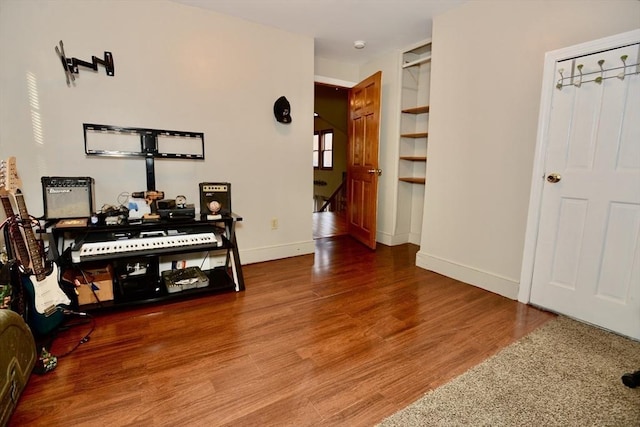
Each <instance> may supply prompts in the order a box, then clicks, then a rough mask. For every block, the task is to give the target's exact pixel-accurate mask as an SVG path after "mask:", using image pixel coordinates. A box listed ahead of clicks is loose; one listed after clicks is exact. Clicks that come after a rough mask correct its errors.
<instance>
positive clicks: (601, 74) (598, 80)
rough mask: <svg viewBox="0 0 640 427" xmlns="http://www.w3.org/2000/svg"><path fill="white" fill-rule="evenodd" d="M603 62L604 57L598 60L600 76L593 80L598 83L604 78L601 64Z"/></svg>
mask: <svg viewBox="0 0 640 427" xmlns="http://www.w3.org/2000/svg"><path fill="white" fill-rule="evenodd" d="M603 64H604V59H601V60H600V61H598V65H599V66H600V76H598V77H596V78H595V80H594V81H595V82H596V83H598V84H601V83H602V80H603V79H604V68H602V65H603Z"/></svg>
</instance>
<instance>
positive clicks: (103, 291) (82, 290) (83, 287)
mask: <svg viewBox="0 0 640 427" xmlns="http://www.w3.org/2000/svg"><path fill="white" fill-rule="evenodd" d="M83 272H84V276H83V275H82V274H79V275H77V276H76V279H77V280H78V281H79V282H80V286H79V287H77V288H76V290H77V291H78V305H80V306H82V305H87V304H96V303H98V302H104V301H111V300H113V267H111V264H106V265H104V266H103V267H98V268H91V269H85V270H83ZM85 276H86V280H85ZM87 280H88V281H89V283H87ZM91 281H93V284H94V285H95V287H96V288H97V289H95V295H94V293H93V292H92V291H91V283H92V282H91ZM96 296H97V297H98V299H96ZM98 300H99V301H98Z"/></svg>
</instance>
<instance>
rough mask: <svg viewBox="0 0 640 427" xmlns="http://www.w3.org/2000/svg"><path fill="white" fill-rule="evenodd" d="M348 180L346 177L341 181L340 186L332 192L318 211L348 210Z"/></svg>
mask: <svg viewBox="0 0 640 427" xmlns="http://www.w3.org/2000/svg"><path fill="white" fill-rule="evenodd" d="M346 183H347V180H346V179H345V180H344V181H342V183H340V185H339V186H338V188H336V190H335V191H334V192H333V193H332V194H331V196H330V197H329V198H328V199H327V201H326V202H324V204H323V205H322V207H321V208H320V209H319V210H318V212H324V211H325V210H327V209H328V210H329V211H330V212H344V211H346V210H347V191H346V189H347V185H346Z"/></svg>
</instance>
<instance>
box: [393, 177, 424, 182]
mask: <svg viewBox="0 0 640 427" xmlns="http://www.w3.org/2000/svg"><path fill="white" fill-rule="evenodd" d="M398 179H399V180H400V181H402V182H409V183H411V184H424V183H425V181H426V179H424V178H413V177H409V178H402V177H401V178H398Z"/></svg>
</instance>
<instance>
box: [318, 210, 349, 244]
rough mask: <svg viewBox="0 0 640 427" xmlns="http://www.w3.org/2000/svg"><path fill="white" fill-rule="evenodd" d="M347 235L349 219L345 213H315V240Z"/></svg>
mask: <svg viewBox="0 0 640 427" xmlns="http://www.w3.org/2000/svg"><path fill="white" fill-rule="evenodd" d="M344 234H347V218H346V214H345V213H344V212H340V213H339V212H314V213H313V238H314V239H321V238H323V237H335V236H342V235H344Z"/></svg>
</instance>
